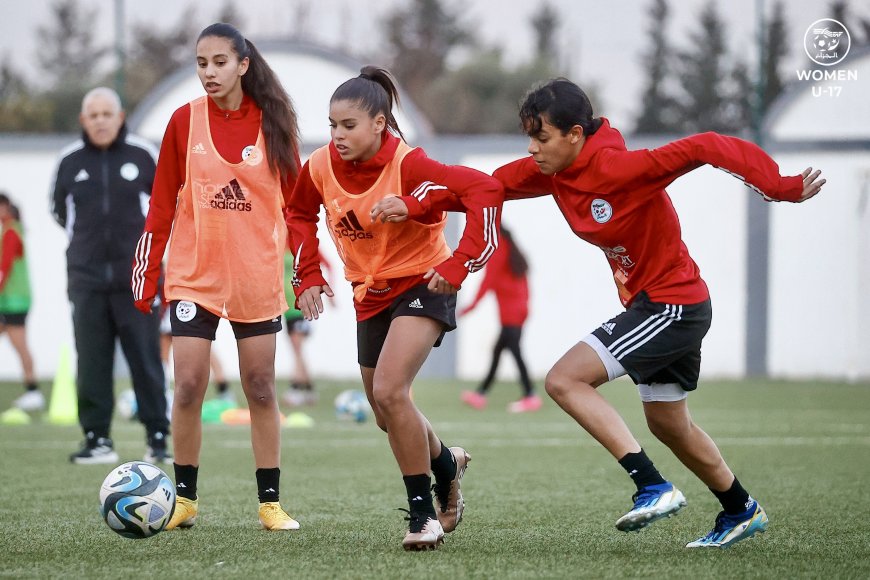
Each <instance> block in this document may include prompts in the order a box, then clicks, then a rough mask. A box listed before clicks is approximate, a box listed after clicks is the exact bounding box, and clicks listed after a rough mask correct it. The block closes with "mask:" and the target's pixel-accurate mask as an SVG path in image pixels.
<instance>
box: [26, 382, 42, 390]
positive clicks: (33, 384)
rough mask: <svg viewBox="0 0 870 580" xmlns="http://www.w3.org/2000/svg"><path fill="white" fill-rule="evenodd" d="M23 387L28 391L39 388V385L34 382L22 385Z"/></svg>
mask: <svg viewBox="0 0 870 580" xmlns="http://www.w3.org/2000/svg"><path fill="white" fill-rule="evenodd" d="M24 387H25V388H26V389H27V390H28V391H38V390H39V385H37V384H36V383H27V384H26V385H24Z"/></svg>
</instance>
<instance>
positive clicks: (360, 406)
mask: <svg viewBox="0 0 870 580" xmlns="http://www.w3.org/2000/svg"><path fill="white" fill-rule="evenodd" d="M371 412H372V407H371V405H369V400H368V399H367V398H366V395H365V393H363V392H362V391H356V390H353V389H349V390H347V391H342V392H340V393H339V394H338V396H337V397H335V416H336V417H338V418H339V419H341V420H343V421H356V422H357V423H364V422H365V421H366V419H368V417H369V414H370V413H371Z"/></svg>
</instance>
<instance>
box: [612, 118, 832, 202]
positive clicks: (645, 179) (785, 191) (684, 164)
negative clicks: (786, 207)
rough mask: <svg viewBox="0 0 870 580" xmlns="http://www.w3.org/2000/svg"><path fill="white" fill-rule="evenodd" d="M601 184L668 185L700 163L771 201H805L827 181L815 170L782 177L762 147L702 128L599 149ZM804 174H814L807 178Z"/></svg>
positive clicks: (628, 186) (622, 185)
mask: <svg viewBox="0 0 870 580" xmlns="http://www.w3.org/2000/svg"><path fill="white" fill-rule="evenodd" d="M599 155H600V159H601V169H602V171H601V172H600V173H599V175H600V176H601V177H600V183H597V184H595V186H597V187H600V188H601V189H603V190H605V191H606V190H608V189H611V188H613V186H614V185H617V184H618V185H619V186H621V188H631V185H632V182H634V181H637V182H638V184H644V185H646V186H647V187H648V186H649V185H650V181H652V182H653V183H655V184H657V185H658V186H660V187H666V186H667V185H669V184H670V183H671V182H673V181H674V180H675V179H677V178H678V177H679V176H681V175H684V174H686V173H688V172H689V171H692V170H693V169H696V168H698V167H701V166H702V165H706V164H709V165H712V166H713V167H716V168H717V169H721V170H723V171H725V172H727V173H730V174H731V175H733V176H735V177H737V178H738V179H740V180H742V181H743V182H745V183H746V185H748V186H749V187H751V188H752V189H754V190H755V191H756V192H758V193H759V194H760V195H762V196H764V198H765V199H767V200H768V201H790V202H801V201H805V200H806V199H809V198H810V197H812V196H813V195H815V194H816V193H818V188H820V187H821V186H822V185H823V184H824V180H822V181H821V182H818V183H815V180H816V178H818V174H815V175H814V176H813V175H812V174H811V173H808V171H809V172H811V169H808V170H807V171H805V172H804V173H802V174H799V175H792V176H785V177H784V176H781V175H780V172H779V165H777V163H776V162H775V161H774V160H773V159H772V158H771V157H770V156H769V155H768V154H767V153H765V152H764V151H763V150H762V149H761V148H760V147H758V146H757V145H756V144H754V143H750V142H749V141H745V140H743V139H739V138H737V137H729V136H726V135H719V134H718V133H712V132H709V133H701V134H698V135H692V136H690V137H686V138H685V139H679V140H677V141H674V142H672V143H669V144H667V145H665V146H663V147H659V148H657V149H651V150H638V151H607V150H604V151H601V152H600V153H599ZM806 179H810V181H809V182H808V183H807V182H805V180H806Z"/></svg>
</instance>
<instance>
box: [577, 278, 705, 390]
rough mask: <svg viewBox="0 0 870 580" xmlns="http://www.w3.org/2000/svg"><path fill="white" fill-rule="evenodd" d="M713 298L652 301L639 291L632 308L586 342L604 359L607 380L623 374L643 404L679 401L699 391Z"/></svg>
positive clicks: (606, 323)
mask: <svg viewBox="0 0 870 580" xmlns="http://www.w3.org/2000/svg"><path fill="white" fill-rule="evenodd" d="M712 318H713V310H712V307H711V304H710V300H709V299H708V300H706V301H704V302H700V303H698V304H664V303H661V302H651V301H650V299H649V297H648V296H647V294H646V292H641V293H640V294H638V296H637V297H636V298H635V300H634V302H632V304H631V306H630V307H629V308H628V310H626V311H625V312H623V313H622V314H619V315H618V316H616V317H614V318H611V319H610V320H608V321H607V322H605V323H604V324H602V325H601V326H599V327H598V328H596V329H595V330H593V331H592V334H590V335H588V336H587V337H586V338H584V339H583V342H585V343H586V344H588V345H589V346H591V347H592V348H593V349H595V351H596V352H597V353H598V356H599V357H601V361H602V362H603V363H604V366H605V367H606V368H607V375H608V378H609V380H613V379H615V378H617V377H620V376H622V375H624V374H627V375H628V376H629V377H631V380H632V381H634V383H635V384H636V385H638V391H639V392H640V394H641V399H642V400H644V401H676V400H680V399H683V398H685V396H686V392H687V391H694V390H695V389H696V388H697V387H698V375H699V374H700V371H701V341H702V340H703V339H704V336H705V335H706V334H707V331H708V330H709V329H710V323H711V321H712Z"/></svg>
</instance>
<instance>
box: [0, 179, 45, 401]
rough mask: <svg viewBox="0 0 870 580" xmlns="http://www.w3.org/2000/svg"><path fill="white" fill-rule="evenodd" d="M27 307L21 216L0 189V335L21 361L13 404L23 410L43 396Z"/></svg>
mask: <svg viewBox="0 0 870 580" xmlns="http://www.w3.org/2000/svg"><path fill="white" fill-rule="evenodd" d="M29 310H30V278H29V276H28V273H27V257H26V254H25V253H24V237H23V235H22V229H21V216H20V214H19V213H18V208H16V207H15V206H14V205H13V204H12V201H11V200H10V199H9V197H8V196H7V195H6V194H5V193H0V335H2V334H3V333H4V332H5V333H7V334H8V335H9V341H10V342H11V343H12V347H13V348H14V349H15V352H17V353H18V358H19V360H20V361H21V370H22V371H23V374H24V388H25V391H24V394H23V395H21V396H20V397H18V398H17V399H15V402H14V403H13V405H14V406H15V407H17V408H19V409H21V410H22V411H41V410H42V409H44V408H45V397H44V396H43V394H42V393H41V392H40V391H39V386H38V385H37V384H36V378H35V377H34V374H33V357H32V356H31V355H30V349H29V348H28V347H27V328H26V326H25V320H26V319H27V313H28V311H29Z"/></svg>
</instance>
